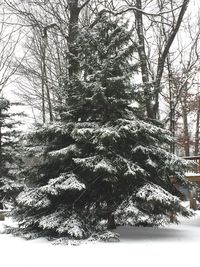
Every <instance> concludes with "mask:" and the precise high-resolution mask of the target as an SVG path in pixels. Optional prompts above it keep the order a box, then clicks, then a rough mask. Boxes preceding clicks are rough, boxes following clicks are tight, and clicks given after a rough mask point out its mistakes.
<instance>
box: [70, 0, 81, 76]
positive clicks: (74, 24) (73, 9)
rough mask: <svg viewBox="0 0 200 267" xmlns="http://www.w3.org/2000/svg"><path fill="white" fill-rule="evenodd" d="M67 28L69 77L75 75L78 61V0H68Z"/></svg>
mask: <svg viewBox="0 0 200 267" xmlns="http://www.w3.org/2000/svg"><path fill="white" fill-rule="evenodd" d="M69 13H70V16H69V29H68V49H69V79H70V78H71V77H73V76H74V75H76V74H77V73H78V70H79V63H78V61H77V59H76V57H77V56H78V48H77V46H76V40H77V37H78V19H79V13H80V8H79V7H78V0H73V1H69Z"/></svg>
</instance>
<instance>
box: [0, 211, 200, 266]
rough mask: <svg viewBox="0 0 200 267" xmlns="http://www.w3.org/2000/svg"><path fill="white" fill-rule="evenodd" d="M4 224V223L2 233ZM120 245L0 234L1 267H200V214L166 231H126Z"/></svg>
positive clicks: (122, 229)
mask: <svg viewBox="0 0 200 267" xmlns="http://www.w3.org/2000/svg"><path fill="white" fill-rule="evenodd" d="M2 229H3V222H0V232H1V231H2ZM117 231H118V232H119V233H120V235H121V241H120V242H118V243H87V244H82V245H79V246H72V245H68V246H63V245H52V243H51V242H49V241H47V240H45V239H43V238H40V239H35V240H31V241H26V240H24V239H22V238H19V237H13V236H12V235H6V234H0V267H62V266H67V267H78V266H83V267H84V266H87V267H99V266H101V267H102V266H105V267H116V266H121V267H125V266H128V267H129V266H133V267H134V266H138V267H140V266H142V267H143V266H148V267H149V266H152V267H158V266H159V267H165V266H167V267H179V266H181V267H186V266H187V267H188V266H199V264H200V256H199V248H200V211H198V212H197V213H196V215H195V216H194V217H192V218H191V219H181V224H179V225H171V226H168V227H166V228H143V227H139V228H138V227H135V228H130V227H126V228H124V227H122V228H118V229H117Z"/></svg>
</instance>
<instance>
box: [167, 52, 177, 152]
mask: <svg viewBox="0 0 200 267" xmlns="http://www.w3.org/2000/svg"><path fill="white" fill-rule="evenodd" d="M167 69H168V82H169V105H170V114H169V124H170V125H169V130H170V132H171V133H172V137H173V138H174V139H173V140H172V142H171V144H170V152H171V153H173V154H175V103H174V92H173V83H172V70H171V63H170V57H169V55H168V57H167Z"/></svg>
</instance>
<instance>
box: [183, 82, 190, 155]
mask: <svg viewBox="0 0 200 267" xmlns="http://www.w3.org/2000/svg"><path fill="white" fill-rule="evenodd" d="M185 90H186V91H185V93H184V95H183V100H182V110H183V111H182V112H183V127H184V128H183V133H184V138H183V141H184V150H185V156H190V137H189V130H188V112H187V84H186V88H185Z"/></svg>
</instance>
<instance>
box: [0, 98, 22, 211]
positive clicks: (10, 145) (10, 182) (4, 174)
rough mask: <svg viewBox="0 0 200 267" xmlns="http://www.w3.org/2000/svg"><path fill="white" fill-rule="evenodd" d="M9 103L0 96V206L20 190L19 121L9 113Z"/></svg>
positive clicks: (12, 198) (14, 114)
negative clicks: (18, 177)
mask: <svg viewBox="0 0 200 267" xmlns="http://www.w3.org/2000/svg"><path fill="white" fill-rule="evenodd" d="M9 109H10V103H9V101H8V100H6V99H5V98H0V208H1V209H2V208H3V204H4V203H5V202H8V201H13V200H14V199H15V197H16V195H18V193H19V192H20V190H22V187H23V185H22V183H21V182H20V181H19V180H18V179H17V176H18V172H19V165H20V164H21V160H20V144H19V142H18V141H19V133H20V132H19V130H18V129H17V126H19V121H18V120H16V115H19V113H18V114H17V113H9Z"/></svg>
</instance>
